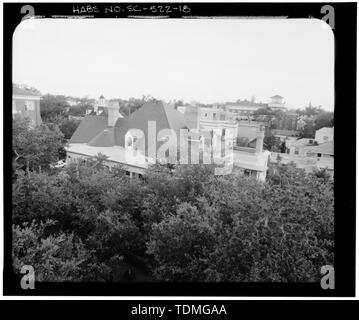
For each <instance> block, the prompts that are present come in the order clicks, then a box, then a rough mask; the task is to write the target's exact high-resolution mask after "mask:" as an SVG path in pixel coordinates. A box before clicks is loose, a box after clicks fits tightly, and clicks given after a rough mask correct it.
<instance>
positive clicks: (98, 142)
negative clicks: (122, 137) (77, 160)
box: [88, 127, 115, 147]
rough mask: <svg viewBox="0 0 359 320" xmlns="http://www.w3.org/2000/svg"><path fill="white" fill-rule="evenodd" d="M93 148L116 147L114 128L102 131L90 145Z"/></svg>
mask: <svg viewBox="0 0 359 320" xmlns="http://www.w3.org/2000/svg"><path fill="white" fill-rule="evenodd" d="M88 144H89V145H90V146H93V147H112V146H114V145H115V134H114V129H113V127H109V128H107V129H104V130H103V131H101V132H100V133H99V134H98V135H97V136H96V137H94V138H93V139H92V140H91V141H90V142H89V143H88Z"/></svg>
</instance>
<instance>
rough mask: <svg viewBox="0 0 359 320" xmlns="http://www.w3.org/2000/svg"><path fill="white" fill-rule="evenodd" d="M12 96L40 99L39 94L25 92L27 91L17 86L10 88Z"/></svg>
mask: <svg viewBox="0 0 359 320" xmlns="http://www.w3.org/2000/svg"><path fill="white" fill-rule="evenodd" d="M12 94H16V95H20V96H34V97H41V94H39V93H36V92H33V91H30V90H27V89H23V88H19V87H17V86H12Z"/></svg>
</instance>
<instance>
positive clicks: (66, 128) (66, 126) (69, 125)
mask: <svg viewBox="0 0 359 320" xmlns="http://www.w3.org/2000/svg"><path fill="white" fill-rule="evenodd" d="M79 124H80V121H79V120H74V119H63V120H62V121H61V123H60V125H59V129H60V130H61V132H62V134H63V135H64V138H65V139H67V140H69V139H71V137H72V135H73V134H74V132H75V131H76V129H77V127H78V126H79Z"/></svg>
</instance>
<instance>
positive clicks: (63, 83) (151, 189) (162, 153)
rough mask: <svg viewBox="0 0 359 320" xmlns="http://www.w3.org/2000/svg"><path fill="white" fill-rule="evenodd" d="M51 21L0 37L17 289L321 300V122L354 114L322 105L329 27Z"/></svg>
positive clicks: (330, 148)
mask: <svg viewBox="0 0 359 320" xmlns="http://www.w3.org/2000/svg"><path fill="white" fill-rule="evenodd" d="M43 5H44V4H43ZM323 5H324V4H323ZM47 6H48V8H51V4H47ZM18 8H21V5H19V6H18ZM66 8H68V11H67V12H68V13H67V15H69V16H68V17H67V18H66V17H65V18H64V17H62V16H61V15H60V13H59V16H55V15H56V14H57V12H56V11H54V15H53V16H52V17H51V18H50V17H49V16H47V15H45V14H42V13H41V10H40V11H37V10H38V9H37V7H36V5H31V4H29V5H27V8H25V9H24V10H23V11H22V13H21V14H20V12H19V13H18V15H19V17H20V20H21V18H22V21H21V23H18V24H17V26H16V28H15V30H14V32H13V34H12V35H11V38H12V39H11V43H12V48H11V71H10V72H11V77H10V78H9V81H11V85H12V89H9V90H10V92H11V90H12V95H11V100H12V108H11V110H12V115H11V116H9V117H8V119H9V118H10V117H11V118H12V125H11V128H10V130H11V132H12V134H11V138H10V139H11V141H10V142H9V143H11V149H12V150H9V151H8V155H7V157H9V152H11V151H12V160H11V161H12V170H11V177H10V178H9V179H8V181H9V180H11V183H12V188H11V197H10V199H8V201H11V208H10V211H9V210H8V212H7V213H6V214H7V216H8V217H10V216H11V218H8V219H9V220H8V222H9V223H10V225H11V231H10V232H11V253H10V254H11V261H10V262H9V263H10V264H11V267H12V272H13V276H14V277H17V279H19V280H18V287H19V290H22V289H23V290H25V291H26V290H27V291H26V292H29V293H30V294H32V292H31V289H33V292H35V291H36V287H37V285H39V286H41V283H46V284H52V283H54V284H56V283H60V284H62V283H72V284H73V285H76V284H79V285H81V283H87V284H92V285H95V286H96V284H126V286H127V287H126V288H128V287H130V286H131V285H139V284H146V283H172V284H174V285H176V283H188V284H191V283H192V284H193V283H202V284H203V283H204V284H206V283H207V284H211V285H212V284H213V285H214V286H215V284H216V283H218V284H223V283H227V284H231V285H233V284H238V285H241V284H243V285H248V284H261V283H263V284H266V283H270V284H274V285H275V284H294V287H295V284H300V285H303V284H304V285H305V284H313V285H314V284H315V286H316V287H317V288H318V290H323V294H324V293H328V292H330V290H331V289H334V287H335V281H334V275H335V273H334V272H335V263H336V258H337V257H336V251H335V248H336V239H337V235H338V234H336V228H335V223H336V221H337V220H336V218H337V216H336V215H337V214H338V212H337V208H336V210H334V208H335V203H336V202H335V200H334V195H335V193H334V185H335V184H336V180H337V172H336V170H334V164H335V163H336V160H334V137H337V134H339V130H341V129H343V128H342V127H341V129H339V128H337V127H336V126H335V125H334V124H335V123H337V122H336V118H335V116H334V115H335V114H336V113H335V112H334V111H335V110H336V109H337V108H344V107H345V108H347V110H352V112H353V115H354V122H355V108H356V105H355V100H354V104H353V105H346V106H344V105H338V98H337V96H336V92H337V91H338V90H337V87H336V84H337V82H336V74H335V66H336V36H335V27H334V24H333V23H334V21H331V20H330V16H329V17H327V18H325V19H324V18H323V19H319V18H311V17H308V18H291V19H288V18H285V17H277V18H276V17H260V16H259V17H255V16H253V17H241V16H233V17H230V16H225V15H223V16H218V17H215V18H213V17H210V16H208V17H198V18H195V16H196V12H194V9H193V8H192V7H191V3H183V4H181V5H179V4H175V3H172V4H170V5H165V4H163V5H160V4H159V5H151V4H149V3H148V4H146V3H142V4H132V5H131V4H126V5H125V4H121V3H117V4H115V3H108V4H104V3H102V4H95V3H94V4H89V5H83V4H82V3H77V4H67V7H66ZM191 8H192V9H191ZM318 8H320V6H318ZM66 10H67V9H66ZM326 10H327V11H325V12H326V13H328V15H330V14H331V11H330V8H329V9H328V8H326ZM123 12H126V13H127V14H128V15H127V16H126V18H121V17H120V15H121V13H123ZM323 12H324V11H322V12H320V11H318V12H317V14H318V16H319V15H321V16H325V14H323ZM97 13H99V14H102V15H101V18H98V17H96V14H97ZM171 13H174V14H179V15H181V17H180V18H176V17H171V16H170V14H171ZM26 14H27V15H29V17H28V18H23V17H24V16H26ZM106 14H108V15H109V16H108V17H104V15H106ZM117 14H118V15H119V17H117ZM146 14H151V15H152V16H151V18H148V17H147V18H146V17H145V15H146ZM36 15H39V16H36ZM86 15H88V16H89V17H87V18H86V17H85V16H86ZM93 15H94V16H93ZM141 15H143V16H142V17H141ZM186 15H187V16H186ZM34 16H35V18H34ZM81 16H83V17H82V18H81ZM91 16H93V17H91ZM183 17H184V18H183ZM349 81H355V79H348V83H349ZM9 83H10V82H9ZM4 108H5V105H4ZM6 108H7V109H10V107H9V106H6ZM347 125H348V128H349V126H352V125H353V124H351V123H349V122H348V123H347ZM352 129H353V130H355V128H354V127H353V128H352ZM4 130H8V129H5V128H4ZM348 135H349V134H348ZM354 135H355V131H354ZM342 139H345V136H343V135H341V136H340V140H339V139H336V144H337V143H338V144H340V141H342ZM348 139H349V138H348ZM352 139H355V137H354V136H353V137H352ZM338 141H339V142H338ZM348 141H349V140H348ZM351 141H352V143H354V144H353V147H354V148H355V141H353V140H351ZM343 143H345V142H343ZM4 147H5V146H4ZM336 150H337V149H336ZM336 156H337V155H336ZM354 157H355V149H354ZM8 163H9V164H10V160H9V162H8ZM351 165H352V162H350V163H349V162H348V166H347V167H346V174H347V175H348V176H354V178H355V167H351ZM341 166H344V167H345V163H341ZM336 167H337V166H336ZM6 171H7V173H6V174H7V175H8V176H10V167H9V166H8V168H7V170H6ZM4 174H5V173H4ZM351 187H353V186H352V185H351V184H349V185H348V191H350V190H351V189H350V188H351ZM7 188H9V189H10V186H9V185H8V186H7ZM349 189H350V190H349ZM9 192H10V190H9ZM348 212H349V211H348ZM345 213H346V212H344V211H342V212H340V214H341V215H345ZM349 217H350V216H349V213H348V218H349ZM348 221H350V220H348ZM349 227H350V226H349ZM349 231H350V229H348V234H349V233H350V232H349ZM348 239H349V238H348ZM137 288H139V287H137ZM214 291H215V289H214ZM138 294H141V292H139V293H138ZM187 294H188V295H191V292H188V293H187Z"/></svg>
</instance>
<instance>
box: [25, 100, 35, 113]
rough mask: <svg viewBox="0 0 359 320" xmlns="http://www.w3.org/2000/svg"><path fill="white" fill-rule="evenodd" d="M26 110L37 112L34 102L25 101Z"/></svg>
mask: <svg viewBox="0 0 359 320" xmlns="http://www.w3.org/2000/svg"><path fill="white" fill-rule="evenodd" d="M25 110H26V111H34V110H35V102H34V101H25Z"/></svg>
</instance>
